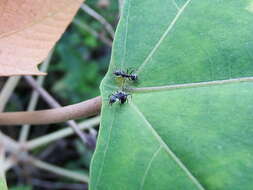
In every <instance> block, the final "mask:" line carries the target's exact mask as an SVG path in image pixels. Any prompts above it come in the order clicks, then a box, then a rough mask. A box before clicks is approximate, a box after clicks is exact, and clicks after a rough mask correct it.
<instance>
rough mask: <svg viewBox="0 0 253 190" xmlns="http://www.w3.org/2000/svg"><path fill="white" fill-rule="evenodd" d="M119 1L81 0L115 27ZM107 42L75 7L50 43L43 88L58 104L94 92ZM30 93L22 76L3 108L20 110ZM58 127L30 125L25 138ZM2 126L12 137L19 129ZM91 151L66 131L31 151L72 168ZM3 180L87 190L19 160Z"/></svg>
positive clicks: (17, 187)
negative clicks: (53, 43)
mask: <svg viewBox="0 0 253 190" xmlns="http://www.w3.org/2000/svg"><path fill="white" fill-rule="evenodd" d="M119 1H120V0H119ZM119 1H118V0H87V1H86V4H87V5H88V6H90V7H91V8H92V9H93V10H95V11H96V12H97V13H99V14H100V15H102V16H103V17H104V18H105V19H106V20H107V21H108V22H109V23H110V24H111V25H112V27H113V29H114V30H115V28H116V26H117V23H118V20H119ZM112 41H113V39H112V37H111V36H110V34H109V33H108V32H107V31H106V29H105V27H104V26H103V25H102V24H101V23H99V22H98V21H97V20H96V19H94V18H93V17H91V16H90V15H88V14H87V13H85V11H83V10H82V9H80V10H79V11H78V13H77V15H76V16H75V18H74V20H73V22H72V23H71V24H70V25H69V27H68V28H67V30H66V32H65V33H64V34H63V36H62V38H61V39H60V40H59V42H58V43H57V44H56V46H55V49H54V53H53V56H52V59H51V62H50V66H49V69H48V75H47V76H46V79H45V82H44V85H43V87H44V88H45V89H46V90H47V91H48V92H49V93H50V94H51V95H53V97H54V98H55V99H56V100H57V101H59V102H60V104H61V105H69V104H73V103H77V102H80V101H83V100H86V99H89V98H92V97H95V96H98V95H99V94H100V92H99V85H100V82H101V80H102V78H103V77H104V75H105V73H106V71H107V68H108V65H109V62H110V56H111V43H112ZM5 81H6V79H1V80H0V87H2V86H3V84H4V82H5ZM31 93H32V89H31V87H30V86H29V85H28V84H27V83H26V81H25V80H23V79H22V80H21V81H20V83H19V85H18V86H17V88H16V90H15V92H14V93H13V94H12V96H11V99H10V101H9V103H8V105H7V107H6V109H5V111H19V110H20V111H21V110H22V111H24V110H26V109H27V106H28V102H29V100H30V97H31ZM48 108H49V106H48V105H47V104H46V103H45V102H44V101H43V100H42V99H40V100H39V102H38V105H37V108H36V109H37V110H39V109H48ZM52 126H53V127H52ZM62 127H66V124H56V125H50V127H49V126H45V125H44V126H43V127H40V126H38V127H34V128H32V131H31V135H30V137H29V139H32V138H36V137H39V136H42V135H46V134H49V133H51V132H53V131H56V130H59V129H60V128H62ZM2 130H3V132H5V133H6V134H7V135H9V136H11V137H13V138H15V139H17V137H18V136H19V132H20V131H19V130H20V128H19V127H8V128H3V129H2ZM97 130H98V128H96V129H95V131H96V132H95V133H96V134H97ZM93 152H94V149H91V148H88V147H85V146H84V145H83V144H82V143H81V141H80V140H79V139H78V137H77V136H72V137H69V138H65V139H61V140H58V141H57V142H55V143H52V144H49V145H46V146H44V147H40V148H38V149H36V150H34V151H33V152H32V153H33V155H34V156H35V157H37V158H39V159H41V160H43V161H46V162H48V163H51V164H55V165H57V166H60V167H64V168H67V169H71V170H72V171H77V172H81V173H88V172H89V165H90V161H91V157H92V154H93ZM7 180H8V185H9V187H10V190H44V189H60V190H65V189H66V190H70V189H71V190H75V189H82V190H84V189H87V184H78V183H75V182H73V181H71V180H68V179H66V178H61V177H59V176H56V175H54V174H51V173H48V172H45V171H41V170H38V169H36V168H33V167H31V166H29V165H25V164H24V165H22V164H19V165H18V166H16V167H14V168H13V169H11V171H10V172H8V179H7Z"/></svg>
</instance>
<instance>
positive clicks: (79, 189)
mask: <svg viewBox="0 0 253 190" xmlns="http://www.w3.org/2000/svg"><path fill="white" fill-rule="evenodd" d="M30 183H31V184H32V185H34V186H38V187H41V188H43V189H44V190H45V189H50V190H52V189H54V190H56V189H60V190H61V189H69V190H87V189H88V185H87V184H77V183H74V184H68V183H64V182H52V181H45V180H40V179H31V180H30Z"/></svg>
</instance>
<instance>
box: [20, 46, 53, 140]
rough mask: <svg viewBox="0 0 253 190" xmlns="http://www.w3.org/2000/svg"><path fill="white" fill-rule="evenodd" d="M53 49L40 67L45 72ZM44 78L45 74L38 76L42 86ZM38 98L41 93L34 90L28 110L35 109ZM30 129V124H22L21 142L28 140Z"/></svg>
mask: <svg viewBox="0 0 253 190" xmlns="http://www.w3.org/2000/svg"><path fill="white" fill-rule="evenodd" d="M53 51H54V50H51V51H50V52H49V54H48V56H47V58H46V59H45V61H43V63H42V65H41V67H40V70H41V72H43V73H45V72H46V71H47V68H48V66H49V63H50V61H51V58H52V54H53ZM44 79H45V76H39V77H38V78H37V81H36V83H37V85H38V86H42V84H43V82H44ZM38 99H39V93H38V92H36V91H35V90H34V91H33V92H32V96H31V99H30V102H29V105H28V109H27V110H28V111H33V110H35V107H36V105H37V102H38ZM29 131H30V125H23V126H22V129H21V132H20V136H19V142H21V143H24V142H25V141H26V140H27V138H28V135H29Z"/></svg>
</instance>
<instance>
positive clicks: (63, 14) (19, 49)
mask: <svg viewBox="0 0 253 190" xmlns="http://www.w3.org/2000/svg"><path fill="white" fill-rule="evenodd" d="M81 2H82V0H54V1H51V0H35V1H32V2H31V1H29V0H17V1H8V0H3V1H1V2H0V76H11V75H41V74H43V73H41V72H39V71H38V69H37V65H38V64H39V63H40V62H41V61H43V59H45V57H46V56H47V54H48V53H49V51H50V49H51V48H52V47H53V46H54V44H55V43H56V42H57V41H58V39H59V38H60V36H61V35H62V33H63V32H64V30H65V29H66V27H67V26H68V24H69V23H70V22H71V20H72V18H73V16H74V15H75V13H76V11H77V10H78V8H79V6H80V4H81Z"/></svg>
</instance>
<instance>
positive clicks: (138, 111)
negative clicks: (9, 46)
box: [130, 103, 205, 190]
mask: <svg viewBox="0 0 253 190" xmlns="http://www.w3.org/2000/svg"><path fill="white" fill-rule="evenodd" d="M130 105H131V106H132V108H133V109H134V110H135V111H136V113H137V114H138V115H139V116H140V117H141V119H142V120H143V121H144V122H145V123H146V126H147V127H148V128H149V129H150V131H151V133H152V134H153V135H154V137H155V138H156V139H157V141H158V142H159V143H160V145H161V146H162V147H163V148H164V149H165V151H166V152H167V153H168V154H169V156H170V157H171V158H172V159H173V160H174V161H175V162H176V164H177V165H178V166H179V167H180V168H181V169H182V170H183V171H184V172H185V174H186V175H187V177H188V178H189V179H190V180H191V181H192V182H193V183H194V184H195V185H196V187H197V188H198V189H200V190H205V189H204V187H203V186H202V185H201V184H200V182H199V181H198V180H197V179H196V178H195V177H194V176H193V175H192V174H191V172H190V171H189V170H188V169H187V167H186V166H185V165H184V164H183V162H182V161H181V160H180V159H179V158H178V157H177V156H176V154H175V153H174V152H173V151H172V150H171V149H170V147H169V146H168V145H167V144H166V143H165V142H164V140H163V139H162V138H161V136H160V135H159V134H158V133H157V132H156V131H155V129H154V128H153V126H152V125H151V124H150V123H149V121H148V120H147V119H146V117H145V116H144V115H143V113H142V112H141V111H140V110H139V108H138V107H137V106H136V105H135V104H133V103H130Z"/></svg>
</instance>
